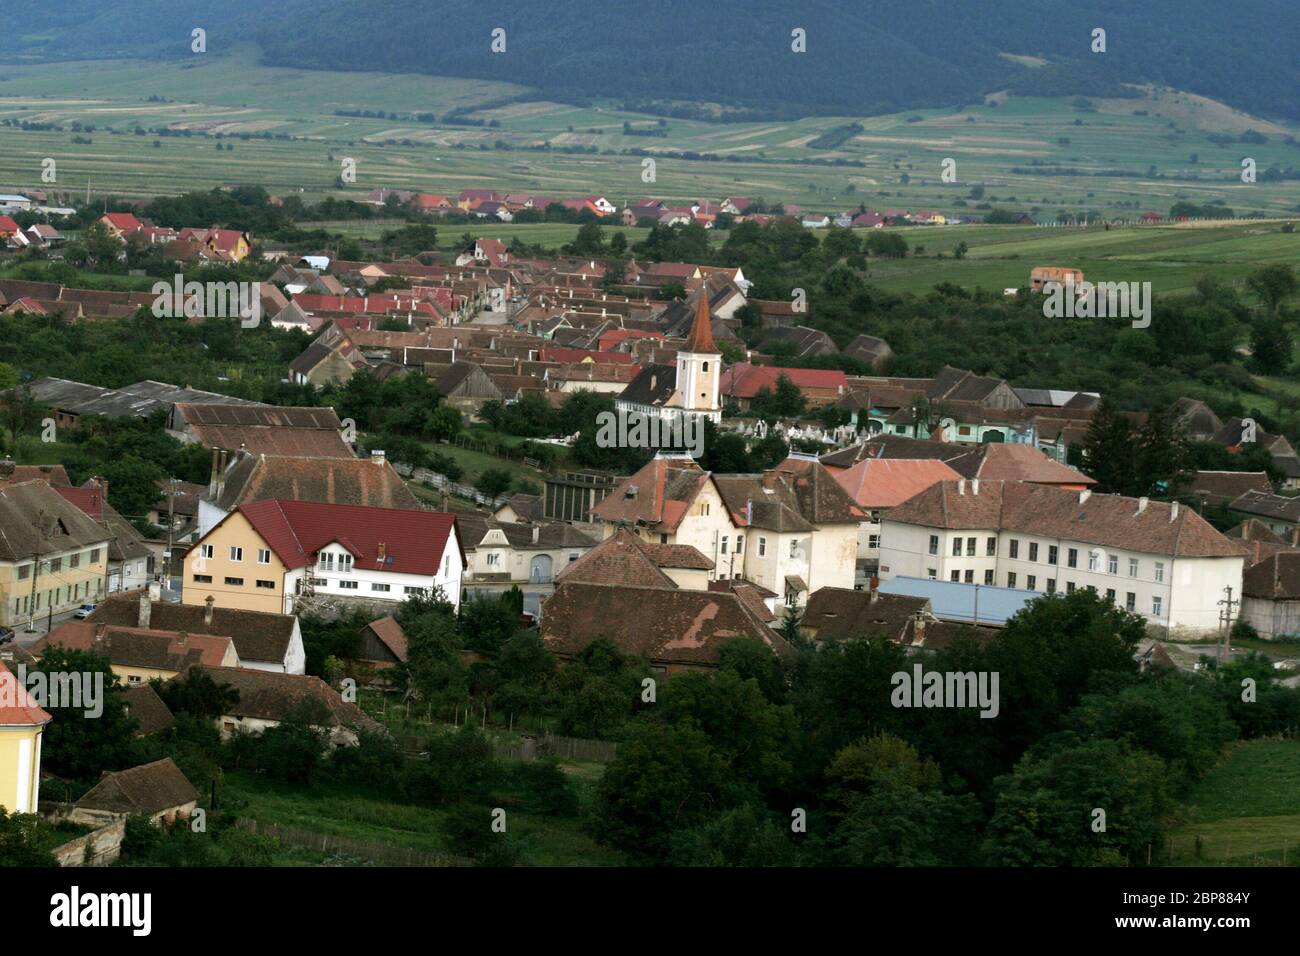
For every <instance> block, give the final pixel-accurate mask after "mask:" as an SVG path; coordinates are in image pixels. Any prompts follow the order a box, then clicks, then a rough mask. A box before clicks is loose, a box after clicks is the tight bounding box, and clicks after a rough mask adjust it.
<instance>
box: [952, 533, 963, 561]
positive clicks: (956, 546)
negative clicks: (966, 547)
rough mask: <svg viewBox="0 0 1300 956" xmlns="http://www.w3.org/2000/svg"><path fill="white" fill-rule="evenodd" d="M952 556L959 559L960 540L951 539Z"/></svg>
mask: <svg viewBox="0 0 1300 956" xmlns="http://www.w3.org/2000/svg"><path fill="white" fill-rule="evenodd" d="M952 556H953V557H954V558H960V557H961V538H953V539H952Z"/></svg>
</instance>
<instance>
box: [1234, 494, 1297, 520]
mask: <svg viewBox="0 0 1300 956" xmlns="http://www.w3.org/2000/svg"><path fill="white" fill-rule="evenodd" d="M1228 507H1229V508H1231V509H1232V510H1233V511H1240V512H1242V513H1243V514H1251V515H1259V516H1261V517H1263V518H1272V519H1273V520H1275V521H1285V522H1287V523H1289V524H1300V498H1288V497H1287V496H1285V495H1272V494H1268V493H1267V492H1262V491H1247V492H1244V493H1242V494H1241V495H1240V496H1238V497H1236V498H1234V499H1232V502H1231V503H1230V504H1229V505H1228Z"/></svg>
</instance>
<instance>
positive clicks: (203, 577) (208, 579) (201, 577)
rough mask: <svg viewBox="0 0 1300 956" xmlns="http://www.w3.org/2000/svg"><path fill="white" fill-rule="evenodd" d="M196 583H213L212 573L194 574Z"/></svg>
mask: <svg viewBox="0 0 1300 956" xmlns="http://www.w3.org/2000/svg"><path fill="white" fill-rule="evenodd" d="M194 583H195V584H211V583H212V575H210V574H196V575H194Z"/></svg>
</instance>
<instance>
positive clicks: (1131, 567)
mask: <svg viewBox="0 0 1300 956" xmlns="http://www.w3.org/2000/svg"><path fill="white" fill-rule="evenodd" d="M1128 576H1129V577H1131V578H1135V577H1137V576H1138V559H1137V558H1129V559H1128Z"/></svg>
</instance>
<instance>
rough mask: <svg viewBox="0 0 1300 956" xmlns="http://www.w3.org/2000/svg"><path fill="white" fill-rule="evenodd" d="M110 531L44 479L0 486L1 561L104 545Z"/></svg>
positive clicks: (19, 559) (26, 558) (22, 559)
mask: <svg viewBox="0 0 1300 956" xmlns="http://www.w3.org/2000/svg"><path fill="white" fill-rule="evenodd" d="M109 538H110V533H109V532H108V531H107V530H106V529H104V528H103V527H102V526H100V524H99V523H98V522H96V521H95V520H94V519H93V518H91V517H90V516H89V515H88V514H86V513H85V512H84V511H82V510H81V509H80V508H78V507H77V506H76V505H74V504H73V503H72V502H70V501H68V500H67V499H65V498H64V497H63V496H62V495H60V494H59V493H58V492H57V491H55V490H54V489H53V488H51V487H50V486H49V485H47V484H46V483H45V482H43V481H26V482H23V483H21V484H17V485H8V486H6V487H4V488H0V561H24V560H29V559H30V558H31V557H32V555H33V554H34V553H39V554H42V555H44V554H57V553H58V552H60V551H70V550H72V549H74V548H86V547H93V546H95V545H106V544H107V542H108V540H109Z"/></svg>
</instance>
